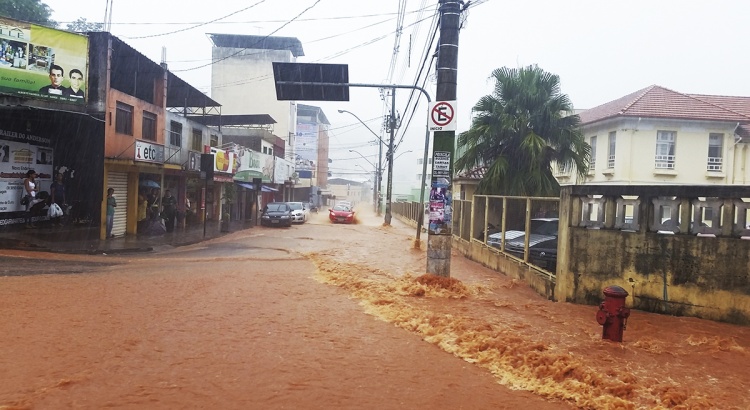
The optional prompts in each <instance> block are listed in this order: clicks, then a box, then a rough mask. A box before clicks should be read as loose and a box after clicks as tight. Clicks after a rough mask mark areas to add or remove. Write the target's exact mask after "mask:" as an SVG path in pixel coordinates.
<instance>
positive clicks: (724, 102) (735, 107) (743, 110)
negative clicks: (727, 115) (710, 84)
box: [688, 94, 750, 117]
mask: <svg viewBox="0 0 750 410" xmlns="http://www.w3.org/2000/svg"><path fill="white" fill-rule="evenodd" d="M688 95H689V96H691V97H694V98H697V99H699V100H703V101H706V102H709V103H711V104H714V105H719V106H722V107H724V108H726V109H728V110H732V111H734V112H736V113H739V114H742V115H745V116H747V117H750V97H730V96H725V95H702V94H688Z"/></svg>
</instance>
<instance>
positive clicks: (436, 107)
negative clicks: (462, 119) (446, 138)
mask: <svg viewBox="0 0 750 410" xmlns="http://www.w3.org/2000/svg"><path fill="white" fill-rule="evenodd" d="M455 118H456V102H455V101H435V102H434V103H430V112H429V127H430V131H455V130H456V121H455Z"/></svg>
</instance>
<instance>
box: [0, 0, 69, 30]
mask: <svg viewBox="0 0 750 410" xmlns="http://www.w3.org/2000/svg"><path fill="white" fill-rule="evenodd" d="M0 16H4V17H9V18H12V19H14V20H22V21H28V22H30V23H35V24H40V25H43V26H48V27H57V23H56V22H55V21H53V20H52V19H51V17H52V9H51V8H49V6H48V5H46V4H44V3H42V2H41V1H40V0H0Z"/></svg>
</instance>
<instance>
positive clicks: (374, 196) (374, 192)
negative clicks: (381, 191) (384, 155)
mask: <svg viewBox="0 0 750 410" xmlns="http://www.w3.org/2000/svg"><path fill="white" fill-rule="evenodd" d="M349 152H354V153H356V154H357V155H359V156H360V157H362V159H363V160H365V161H367V163H368V164H370V165H372V167H373V168H374V169H375V187H373V189H372V202H373V204H375V208H377V210H376V212H378V211H379V210H380V209H379V208H380V207H379V206H378V205H379V204H378V202H380V201H378V188H377V184H378V171H379V170H378V167H377V166H376V165H375V164H373V163H372V162H371V161H370V160H369V159H367V158H366V157H365V156H364V155H362V153H361V152H359V151H357V150H356V149H350V150H349ZM356 165H357V166H359V167H360V168H362V166H360V165H359V164H356ZM378 213H379V212H378Z"/></svg>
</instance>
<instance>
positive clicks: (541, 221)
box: [477, 218, 559, 248]
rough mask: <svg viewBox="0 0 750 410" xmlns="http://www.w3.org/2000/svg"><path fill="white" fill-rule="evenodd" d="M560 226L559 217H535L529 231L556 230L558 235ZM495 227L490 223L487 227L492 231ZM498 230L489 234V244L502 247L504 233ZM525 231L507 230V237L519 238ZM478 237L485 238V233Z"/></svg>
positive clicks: (537, 232) (538, 232)
mask: <svg viewBox="0 0 750 410" xmlns="http://www.w3.org/2000/svg"><path fill="white" fill-rule="evenodd" d="M558 226H559V218H534V219H532V220H531V227H530V228H529V232H530V233H532V234H540V233H544V232H555V235H557V229H558ZM493 228H494V229H497V228H495V226H494V225H492V224H488V228H487V229H488V230H489V231H490V232H492V231H493ZM498 231H499V230H496V231H495V232H494V233H492V234H490V235H489V236H487V245H489V246H493V247H495V248H500V244H501V243H502V233H501V232H498ZM525 233H526V232H525V231H518V230H508V231H505V239H506V240H508V241H510V240H513V239H516V238H518V237H519V236H524V234H525ZM477 239H484V233H483V232H482V236H480V237H479V238H477ZM521 243H523V241H521Z"/></svg>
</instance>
